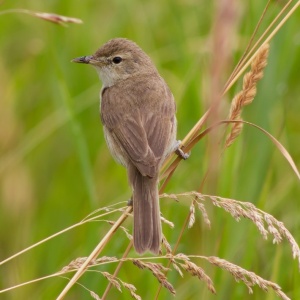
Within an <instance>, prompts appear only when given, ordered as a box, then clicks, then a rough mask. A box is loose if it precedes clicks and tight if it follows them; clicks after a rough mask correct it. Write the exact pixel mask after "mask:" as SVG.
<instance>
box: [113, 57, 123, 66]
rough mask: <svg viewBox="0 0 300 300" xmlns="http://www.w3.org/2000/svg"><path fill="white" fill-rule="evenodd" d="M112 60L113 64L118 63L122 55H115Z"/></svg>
mask: <svg viewBox="0 0 300 300" xmlns="http://www.w3.org/2000/svg"><path fill="white" fill-rule="evenodd" d="M112 61H113V63H114V64H119V63H120V62H121V61H122V57H120V56H116V57H114V58H113V60H112Z"/></svg>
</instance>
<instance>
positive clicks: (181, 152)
mask: <svg viewBox="0 0 300 300" xmlns="http://www.w3.org/2000/svg"><path fill="white" fill-rule="evenodd" d="M180 144H181V141H176V146H175V153H176V154H177V155H178V156H180V157H181V158H182V159H184V160H186V159H188V158H189V156H190V154H191V152H188V153H185V152H184V151H183V150H182V149H181V148H179V147H180Z"/></svg>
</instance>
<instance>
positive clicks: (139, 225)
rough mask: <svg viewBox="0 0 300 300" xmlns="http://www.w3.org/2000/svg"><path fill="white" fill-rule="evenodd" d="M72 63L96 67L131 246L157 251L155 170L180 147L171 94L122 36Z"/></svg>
mask: <svg viewBox="0 0 300 300" xmlns="http://www.w3.org/2000/svg"><path fill="white" fill-rule="evenodd" d="M73 62H77V63H84V64H90V65H92V66H93V67H95V68H96V70H97V72H98V74H99V77H100V79H101V81H102V83H103V87H102V90H101V100H100V103H101V105H100V107H101V110H100V115H101V120H102V123H103V126H104V134H105V139H106V142H107V145H108V147H109V149H110V151H111V153H112V155H113V157H114V158H115V160H116V161H117V162H119V163H120V164H122V165H124V166H125V167H126V169H127V174H128V179H129V183H130V185H131V187H132V190H133V196H132V200H133V215H134V230H133V231H134V232H133V240H134V247H135V249H136V251H137V252H138V253H143V252H145V251H147V250H150V251H151V252H153V253H156V254H157V253H158V252H159V249H160V243H161V239H162V233H161V221H160V209H159V197H158V174H159V169H160V167H161V165H162V163H163V161H164V159H165V158H166V156H167V155H168V154H170V153H171V152H172V151H174V150H176V149H177V147H178V142H177V141H176V123H177V122H176V117H175V112H176V106H175V102H174V98H173V95H172V93H171V91H170V89H169V87H168V86H167V84H166V82H165V81H164V80H163V78H162V77H161V76H160V75H159V73H158V71H157V69H156V68H155V66H154V64H153V63H152V61H151V59H150V58H149V56H148V55H147V54H146V53H145V52H144V51H143V50H142V49H141V48H140V47H139V46H138V45H137V44H135V43H134V42H132V41H129V40H127V39H124V38H115V39H112V40H110V41H108V42H107V43H106V44H104V45H103V46H102V47H101V48H100V49H99V50H97V51H96V53H95V54H93V55H91V56H82V57H78V58H75V59H73Z"/></svg>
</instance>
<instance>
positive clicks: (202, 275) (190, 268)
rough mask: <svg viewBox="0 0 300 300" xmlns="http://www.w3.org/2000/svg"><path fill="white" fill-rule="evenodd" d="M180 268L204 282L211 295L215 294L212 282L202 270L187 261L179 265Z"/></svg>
mask: <svg viewBox="0 0 300 300" xmlns="http://www.w3.org/2000/svg"><path fill="white" fill-rule="evenodd" d="M180 266H181V267H182V268H183V269H184V270H185V271H187V272H188V273H190V274H191V275H192V276H195V277H198V278H199V280H201V281H203V282H205V283H206V286H207V288H208V290H209V291H210V292H212V293H213V294H216V290H215V287H214V284H213V281H212V280H211V278H210V277H209V276H208V275H207V274H206V273H205V272H204V270H203V269H202V268H200V267H199V266H197V265H196V264H194V263H193V262H191V261H190V260H189V259H186V260H184V264H181V263H180Z"/></svg>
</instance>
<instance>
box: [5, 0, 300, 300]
mask: <svg viewBox="0 0 300 300" xmlns="http://www.w3.org/2000/svg"><path fill="white" fill-rule="evenodd" d="M296 2H297V1H292V3H296ZM216 3H217V2H216ZM232 3H233V5H234V7H236V10H235V13H234V20H235V22H234V24H232V25H231V26H232V30H231V33H230V34H231V35H230V36H228V40H229V41H230V43H229V44H228V45H227V47H230V48H229V49H228V50H227V51H228V53H226V55H225V58H226V63H225V62H224V61H223V60H222V62H224V65H223V67H222V73H220V74H219V75H218V76H219V77H218V81H217V86H218V87H219V88H222V87H223V86H224V85H225V83H226V80H227V78H228V77H229V75H230V73H231V72H232V70H233V68H234V66H235V65H236V64H237V62H238V60H239V58H240V57H241V56H242V53H243V51H244V50H245V49H246V47H247V43H248V42H249V40H250V38H251V34H252V32H253V31H254V28H255V26H256V24H257V23H258V21H259V18H260V16H261V14H262V12H263V9H264V7H265V5H266V3H267V2H266V1H263V2H262V1H251V3H246V2H240V1H239V2H237V1H236V2H232ZM285 3H287V1H273V2H272V3H271V4H270V6H269V8H268V10H267V13H266V15H265V17H264V19H263V22H262V24H261V27H260V28H259V30H258V33H257V35H256V36H261V34H262V33H263V32H264V30H265V29H266V28H267V26H268V25H269V24H270V22H271V21H272V20H273V19H274V17H275V16H276V15H277V14H278V13H279V11H280V10H281V9H282V7H283V5H285ZM0 8H1V10H3V11H4V10H6V9H12V8H24V9H28V10H31V11H47V12H55V13H57V14H62V15H68V16H72V17H77V18H80V19H82V20H83V21H84V23H83V24H82V25H77V24H69V26H68V27H62V26H57V25H56V24H52V23H50V22H45V21H43V20H40V19H36V18H33V17H31V16H29V15H25V14H16V13H15V14H3V15H0V18H1V26H0V41H1V47H0V51H1V60H0V78H1V80H0V91H1V96H0V105H1V109H0V149H1V156H0V180H1V181H0V191H1V194H0V195H1V201H0V244H1V247H0V261H2V260H4V259H5V258H7V257H9V256H11V255H12V254H14V253H16V252H18V251H19V250H22V249H24V248H26V247H27V246H29V245H31V244H33V243H35V242H37V241H39V240H41V239H43V238H45V237H48V236H50V235H51V234H53V233H55V232H57V231H60V230H62V229H63V228H66V227H68V226H71V225H73V224H75V223H76V222H78V221H79V220H81V219H83V218H84V217H85V216H86V215H88V214H89V213H90V212H92V211H93V210H94V209H96V208H99V207H105V206H109V205H111V204H114V203H119V202H120V201H126V200H127V199H128V198H129V197H130V190H129V187H128V186H127V180H126V173H125V170H124V169H122V168H121V167H120V166H118V165H117V164H115V162H114V161H113V159H112V158H111V156H110V154H109V152H108V149H107V147H106V145H105V142H104V137H103V133H102V128H101V125H100V122H99V112H98V111H99V104H98V93H99V89H100V84H99V82H98V78H97V77H96V74H95V72H94V71H93V70H90V69H88V68H80V67H78V66H77V65H72V64H71V63H70V60H71V59H72V58H73V57H76V56H80V55H88V54H91V53H93V52H94V51H95V50H96V49H97V48H98V47H99V46H100V45H101V44H102V43H103V42H105V41H107V40H108V39H110V38H112V37H116V36H122V37H127V38H130V39H132V40H134V41H136V42H137V43H138V44H139V45H140V46H141V47H142V48H143V49H144V50H145V51H146V52H147V53H149V55H150V56H151V57H152V58H153V60H154V62H155V64H156V65H157V67H158V69H159V71H160V73H161V74H162V75H163V77H164V78H165V79H166V81H167V82H168V84H169V86H170V88H171V90H172V92H173V94H174V96H175V99H176V102H177V107H178V113H177V118H178V123H179V126H178V138H179V139H183V138H184V136H186V134H187V133H188V132H189V131H190V129H191V128H192V127H193V126H194V124H195V123H196V122H197V121H198V120H199V119H200V118H201V116H202V115H203V114H204V113H205V112H206V109H207V108H208V106H209V104H210V102H211V100H212V96H213V95H212V94H211V90H210V88H211V86H213V85H212V82H211V78H212V77H211V76H212V66H213V63H214V59H216V57H215V56H213V55H215V54H216V52H214V51H216V50H214V51H213V48H212V45H213V40H212V36H213V34H215V32H214V31H213V29H214V28H215V27H214V26H216V23H215V22H216V13H215V7H214V5H213V2H211V3H209V4H208V2H207V1H200V0H199V1H164V2H162V1H158V0H155V1H147V2H144V1H137V0H132V1H121V0H113V1H109V2H100V1H99V2H96V1H89V0H87V1H85V2H84V3H82V2H78V3H76V2H74V1H58V2H47V3H44V2H39V1H27V2H26V1H25V2H24V1H23V2H22V3H21V2H20V3H14V7H12V4H11V3H9V2H4V3H2V5H1V6H0ZM299 17H300V12H299V11H296V12H295V13H294V15H293V16H292V17H290V18H289V20H288V22H287V23H286V24H285V25H284V26H283V27H282V28H281V29H280V31H279V32H278V33H277V34H276V35H275V37H274V38H273V39H272V41H271V43H270V54H269V58H268V66H267V67H266V70H265V73H264V77H263V78H262V79H261V81H260V82H259V83H258V86H257V95H256V97H255V99H254V102H253V103H252V104H251V105H250V106H249V107H245V108H244V109H243V119H244V120H246V121H249V122H252V123H255V124H257V125H259V126H261V127H263V128H264V129H266V130H267V131H268V132H270V133H271V134H272V135H273V136H275V137H276V138H277V139H278V140H279V141H280V142H281V143H282V144H283V145H285V147H286V148H287V150H288V151H289V153H290V154H291V156H292V157H293V159H294V161H295V163H296V165H297V166H298V168H299V166H300V147H299V140H300V119H299V112H300V101H299V98H300V96H299V95H300V85H299V64H300V48H299V44H300V37H299V32H298V31H299V30H298V28H299V24H298V20H299ZM221 25H222V24H221ZM219 38H224V36H220V37H219ZM225 38H227V37H225ZM225 41H226V39H225ZM241 88H242V77H240V79H239V81H238V82H237V83H235V85H234V86H233V87H232V88H231V89H230V90H229V91H228V92H227V93H226V94H225V96H224V97H222V98H221V99H218V98H217V97H218V94H217V95H214V97H216V99H217V100H216V101H220V102H218V103H219V104H218V105H219V108H218V114H217V115H216V116H218V117H219V118H221V117H224V118H225V117H226V116H227V114H228V112H229V109H230V102H229V100H231V99H232V98H233V97H234V95H236V94H237V93H238V92H239V91H240V90H241ZM209 122H210V123H209V124H213V123H214V120H213V119H210V120H209ZM222 132H223V131H222V130H221V133H222ZM218 137H219V136H218V135H217V138H218ZM210 138H211V136H210V135H207V136H206V137H204V138H203V139H201V141H200V142H199V143H198V144H197V145H196V146H195V147H194V148H193V150H192V154H191V156H190V158H189V159H188V160H187V161H185V162H183V163H180V165H179V166H178V168H177V170H176V172H174V174H173V176H172V178H171V180H170V181H169V182H168V185H166V192H168V193H182V192H186V191H192V190H197V189H198V188H199V185H200V182H201V181H202V179H203V178H204V176H205V174H206V172H207V170H208V169H209V167H210V163H211V161H212V160H211V154H212V152H211V148H210V145H211V143H212V142H213V141H211V140H210ZM217 141H218V139H217ZM218 159H219V158H218ZM217 167H218V168H216V169H215V170H214V172H210V173H209V174H208V178H207V180H206V181H205V183H204V184H203V188H202V190H201V191H202V192H203V193H205V194H210V195H212V194H214V195H218V196H221V197H224V198H231V199H233V198H234V199H238V200H241V201H245V202H251V203H253V204H255V205H256V206H257V207H258V208H259V209H261V210H263V211H267V212H268V213H269V214H271V215H273V216H275V217H276V218H277V219H278V220H281V221H283V222H284V224H285V226H286V228H288V230H289V231H290V232H291V233H292V234H293V235H294V237H295V239H296V241H298V242H299V241H300V235H299V232H300V230H299V229H300V221H299V220H300V219H299V212H300V207H299V202H298V199H299V196H300V189H299V182H298V181H297V177H296V176H295V175H294V173H293V171H292V169H291V168H290V166H289V164H288V163H287V162H286V160H285V158H284V157H283V156H282V155H281V153H280V152H279V151H277V149H276V147H275V146H274V145H273V144H272V143H271V142H270V140H269V139H268V138H267V137H266V136H264V135H263V134H262V133H261V132H260V131H259V130H257V129H254V128H252V127H250V126H247V125H244V128H243V131H242V133H241V135H240V136H239V137H238V138H237V139H236V140H235V142H234V144H233V145H232V146H231V147H230V148H228V149H227V150H226V151H225V152H224V153H223V155H222V157H221V159H220V160H219V163H218V166H217ZM122 205H123V204H122ZM161 210H162V213H163V215H164V217H165V218H166V219H167V220H170V221H172V222H173V223H174V224H175V228H174V229H171V228H169V226H167V225H163V231H164V234H165V236H166V237H167V239H168V242H169V243H170V245H171V247H172V248H174V246H175V244H176V240H177V239H178V234H179V232H180V230H181V228H182V225H183V223H184V220H185V219H186V216H187V215H188V214H189V211H190V201H186V200H182V199H181V200H180V202H179V203H177V202H176V201H174V200H170V199H169V198H167V199H162V200H161ZM206 211H207V214H208V217H209V219H210V221H211V228H210V229H208V228H207V226H206V225H205V222H203V221H202V219H201V215H200V213H199V211H196V214H195V223H194V225H193V227H191V228H190V229H185V230H184V231H183V235H182V238H181V239H180V242H179V246H178V250H177V253H185V254H186V255H187V254H190V255H198V256H215V257H219V258H222V259H226V260H228V261H230V262H232V263H234V264H235V265H238V266H240V267H242V268H244V269H246V270H251V271H252V272H254V273H256V274H258V275H259V276H261V277H262V278H265V279H267V280H270V281H273V282H276V283H277V284H279V286H280V287H281V288H282V290H283V291H284V292H285V293H286V294H287V295H288V296H289V297H290V298H291V299H298V298H300V287H299V282H300V275H299V270H298V264H297V262H296V261H294V260H293V259H292V255H291V250H290V247H289V245H288V243H286V242H283V243H281V244H279V245H273V244H272V239H270V238H269V240H268V241H265V240H264V239H262V238H261V236H260V234H259V233H258V231H257V229H256V227H255V226H253V224H252V222H249V221H245V220H241V221H240V222H239V223H237V222H236V221H235V220H234V219H233V218H231V217H230V216H229V215H228V214H227V213H226V212H225V211H224V210H220V209H216V208H214V207H212V206H211V207H206ZM117 218H118V215H112V216H110V215H107V216H105V217H104V219H105V220H107V219H111V220H113V221H115V220H116V219H117ZM124 226H126V227H128V228H129V232H131V219H130V218H129V219H128V220H127V221H126V222H125V224H124ZM110 228H111V225H110V224H108V223H107V222H100V221H99V222H87V223H85V224H84V225H82V226H78V227H77V228H75V229H73V230H71V231H68V232H67V233H65V234H63V235H61V236H59V237H57V238H55V239H53V240H50V241H48V242H46V243H43V244H42V245H41V246H39V247H37V248H35V249H33V250H30V251H29V252H27V253H26V254H23V255H22V256H20V257H17V258H14V259H12V260H11V261H10V262H7V263H6V264H4V265H2V266H0V289H4V288H7V287H10V286H13V285H15V284H18V283H21V282H25V281H28V280H31V279H34V278H38V277H42V276H46V275H48V274H52V273H55V272H57V271H58V270H60V269H62V268H63V267H64V266H67V265H68V264H69V263H70V262H71V261H72V260H74V259H76V258H77V257H86V256H88V255H89V254H90V252H91V251H92V250H93V248H94V247H95V246H96V244H97V243H98V242H99V240H101V238H102V237H103V236H104V235H105V233H106V232H107V231H108V230H109V229H110ZM128 243H129V242H128V239H127V237H126V235H125V234H124V232H123V231H118V232H117V233H116V234H115V236H114V237H113V238H112V239H111V241H110V242H109V244H108V245H107V246H106V248H104V250H103V252H102V254H101V256H116V257H117V258H121V257H122V255H123V253H124V251H125V249H126V247H127V246H128ZM128 257H130V258H131V257H136V254H135V253H134V251H133V250H130V251H129V254H128ZM158 262H159V263H163V264H164V265H166V263H167V260H166V259H165V260H159V261H155V263H158ZM195 262H196V263H197V265H198V267H201V268H202V269H204V270H205V272H206V273H207V276H209V277H210V278H211V279H212V281H213V284H214V288H215V289H216V291H217V296H215V295H212V294H211V293H210V292H209V291H208V290H207V288H206V285H205V283H200V282H199V281H198V280H197V278H193V277H191V276H190V275H189V274H188V273H186V272H184V277H183V278H181V277H180V275H179V274H177V273H176V272H168V274H167V280H168V282H170V283H171V284H172V286H173V287H174V289H175V290H176V297H177V299H198V298H203V299H216V298H217V299H241V298H242V299H277V298H276V296H275V293H273V292H272V291H270V292H268V293H267V294H266V293H265V292H264V291H261V290H260V289H258V288H254V294H251V295H250V294H248V290H247V288H246V287H245V286H244V285H242V284H241V283H236V282H235V280H234V279H233V278H232V277H231V275H230V274H228V273H227V272H225V271H224V270H221V269H219V268H215V267H213V266H212V265H211V264H210V262H208V261H204V260H197V261H195ZM147 267H148V271H147V270H138V268H137V267H135V266H133V265H132V263H131V262H128V261H126V262H124V264H123V265H122V267H121V268H120V273H119V275H118V277H119V278H121V279H122V280H123V281H124V282H125V283H131V284H134V286H136V287H137V291H136V293H137V294H138V295H141V296H142V298H143V299H154V297H155V295H156V294H157V291H158V289H159V283H158V281H157V278H155V277H154V276H153V273H152V272H151V270H150V269H149V268H150V267H153V266H149V265H147ZM115 268H116V262H111V263H109V264H105V265H104V266H100V267H99V270H100V271H101V272H108V273H110V274H113V273H114V271H115ZM186 268H188V267H186ZM149 270H150V271H149ZM198 271H199V270H198ZM106 275H107V274H106ZM70 277H71V276H70ZM205 278H206V277H205ZM107 279H109V276H108V275H107V276H106V277H104V276H103V274H99V273H97V272H96V273H95V272H86V273H85V275H84V276H83V277H82V278H81V279H80V280H79V283H80V284H82V285H83V286H84V287H87V288H88V289H90V290H91V291H94V292H96V293H97V294H98V295H100V296H101V295H102V294H103V293H104V291H105V289H106V287H107V284H108V280H107ZM204 282H205V281H204ZM207 282H209V280H207ZM67 283H68V281H67V280H66V279H64V278H60V277H55V278H52V279H47V280H44V281H40V282H37V283H32V284H29V285H27V286H24V287H22V288H18V289H13V290H12V291H9V292H6V293H4V294H1V296H0V298H1V299H12V300H13V299H41V298H42V299H55V298H56V297H57V296H58V294H59V293H60V292H61V290H62V289H63V288H64V287H65V285H66V284H67ZM122 289H123V293H119V292H118V291H117V289H113V288H112V289H111V290H110V291H109V292H108V296H107V297H108V299H116V298H117V299H130V298H131V296H130V290H128V289H126V288H122ZM159 297H160V299H170V298H172V297H173V296H172V295H171V294H170V292H169V291H168V290H167V289H162V290H161V292H160V294H159ZM66 298H69V299H90V298H91V296H90V294H89V292H88V291H86V290H85V289H84V288H83V287H82V286H79V285H75V286H74V287H73V288H72V289H71V290H70V291H69V293H68V294H67V297H66Z"/></svg>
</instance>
